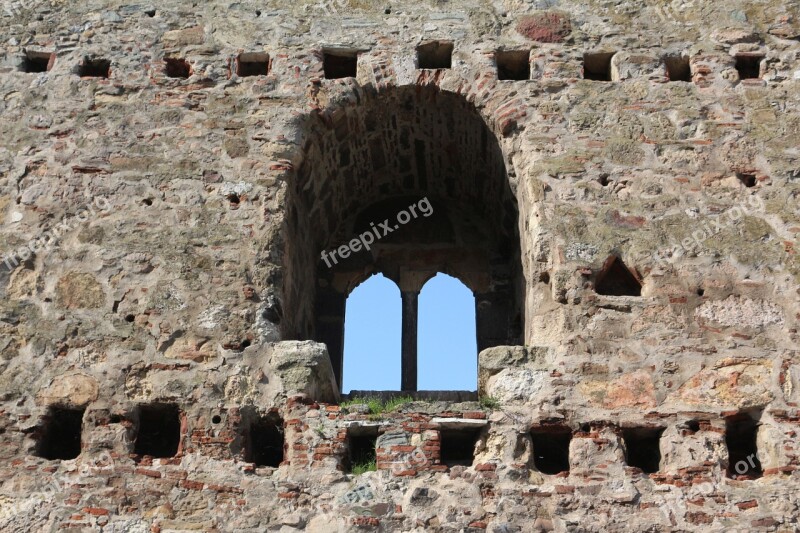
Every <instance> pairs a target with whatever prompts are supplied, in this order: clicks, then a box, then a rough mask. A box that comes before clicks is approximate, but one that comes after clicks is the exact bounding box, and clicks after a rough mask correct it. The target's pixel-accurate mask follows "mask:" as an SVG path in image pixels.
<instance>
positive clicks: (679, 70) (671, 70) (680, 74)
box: [664, 55, 692, 82]
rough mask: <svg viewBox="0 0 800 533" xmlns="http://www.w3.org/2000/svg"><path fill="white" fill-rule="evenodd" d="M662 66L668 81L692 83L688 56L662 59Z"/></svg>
mask: <svg viewBox="0 0 800 533" xmlns="http://www.w3.org/2000/svg"><path fill="white" fill-rule="evenodd" d="M664 65H665V67H666V69H667V77H668V78H669V81H689V82H690V81H692V68H691V65H690V63H689V57H688V56H683V55H674V56H667V57H665V58H664Z"/></svg>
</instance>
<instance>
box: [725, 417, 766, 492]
mask: <svg viewBox="0 0 800 533" xmlns="http://www.w3.org/2000/svg"><path fill="white" fill-rule="evenodd" d="M757 435H758V422H757V421H756V420H755V419H754V418H753V417H752V416H751V415H750V414H748V413H739V414H737V415H734V416H730V417H728V418H726V419H725V445H726V446H727V448H728V470H727V475H728V477H730V478H735V477H738V476H743V477H746V478H749V479H755V478H759V477H761V475H762V474H763V472H762V470H761V462H760V461H759V460H758V444H757V441H756V437H757Z"/></svg>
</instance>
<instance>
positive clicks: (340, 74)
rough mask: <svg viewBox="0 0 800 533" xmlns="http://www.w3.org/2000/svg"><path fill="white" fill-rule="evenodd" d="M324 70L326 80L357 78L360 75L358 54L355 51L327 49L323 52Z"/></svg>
mask: <svg viewBox="0 0 800 533" xmlns="http://www.w3.org/2000/svg"><path fill="white" fill-rule="evenodd" d="M322 69H323V70H324V72H325V79H328V80H336V79H341V78H355V77H356V74H357V73H358V52H357V51H355V50H340V49H326V50H323V51H322Z"/></svg>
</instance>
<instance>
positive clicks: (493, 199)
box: [276, 85, 526, 392]
mask: <svg viewBox="0 0 800 533" xmlns="http://www.w3.org/2000/svg"><path fill="white" fill-rule="evenodd" d="M358 102H359V103H358V104H357V105H355V104H354V105H350V104H347V105H345V106H342V107H336V108H331V109H328V110H326V111H324V112H322V113H319V114H312V115H309V116H308V117H307V122H305V123H304V126H303V127H304V129H306V130H307V131H308V132H309V134H308V136H307V139H306V140H305V141H304V143H303V157H302V158H300V160H299V161H298V164H297V166H296V168H295V169H294V171H293V175H292V178H291V183H290V184H289V188H288V189H287V193H286V194H287V197H286V218H285V220H286V224H285V226H284V231H285V232H286V235H285V238H284V242H285V243H286V246H285V251H286V253H285V254H284V255H283V257H282V259H283V265H284V270H283V273H284V277H283V278H282V283H283V294H282V300H281V301H280V304H281V306H280V307H281V309H283V311H284V312H283V314H282V315H280V316H278V317H277V318H279V319H280V328H281V335H282V337H283V338H286V339H314V340H316V341H319V342H323V343H325V345H326V346H327V348H328V353H329V354H330V357H331V363H332V366H333V371H334V375H335V377H336V380H337V382H338V383H339V384H341V386H342V390H343V391H347V390H350V389H353V388H356V389H359V388H361V387H362V386H364V384H358V383H354V382H351V381H350V380H349V379H348V380H345V379H344V377H343V375H344V365H345V363H344V360H345V357H344V353H345V342H347V343H348V344H350V342H354V341H352V338H353V336H354V335H358V334H356V333H350V332H349V329H348V335H350V337H351V338H350V339H348V340H347V341H345V339H344V332H345V329H346V328H345V324H344V322H345V320H347V321H348V322H350V321H352V320H353V319H352V318H351V311H352V307H353V306H354V305H356V304H355V302H354V301H355V298H356V295H355V294H353V296H352V297H351V298H350V300H354V301H353V302H351V301H348V294H349V293H350V291H351V290H352V287H353V286H354V285H353V284H354V283H357V282H358V281H359V280H361V279H363V275H364V273H365V272H381V273H383V274H384V275H385V276H386V277H387V278H388V279H391V280H393V281H394V282H395V283H396V284H397V287H399V290H400V299H401V307H402V315H401V317H400V319H399V320H389V319H388V317H386V316H383V313H381V312H379V311H377V309H376V308H375V307H374V306H370V307H369V309H367V310H364V313H365V314H364V322H363V323H365V324H366V323H368V322H370V321H374V322H370V323H375V324H377V323H380V324H381V325H383V326H384V327H385V326H388V325H389V324H391V325H393V326H394V327H396V326H395V325H396V324H398V323H399V324H400V337H401V341H400V346H401V354H402V355H401V358H400V361H401V363H400V376H401V378H400V384H399V386H400V387H401V390H403V391H408V392H412V391H417V390H419V388H420V387H425V388H428V387H431V388H433V389H436V388H437V387H436V386H435V385H433V384H431V383H430V382H428V381H424V382H423V383H419V382H418V377H420V376H421V375H422V373H419V372H418V364H417V355H418V347H419V344H418V342H417V336H418V332H419V330H418V327H417V325H418V323H419V322H418V313H417V311H418V304H419V299H418V296H419V294H420V290H421V287H422V283H424V282H425V280H429V279H430V278H431V276H433V275H435V274H436V273H437V272H452V273H456V274H457V275H458V279H459V280H461V281H462V282H463V283H464V284H465V285H466V286H467V287H469V289H470V290H471V291H472V293H473V295H474V299H475V303H474V304H472V305H470V306H469V308H470V310H472V311H474V312H475V313H476V319H477V320H475V321H474V322H475V324H476V330H477V336H476V337H477V350H479V351H480V350H484V349H486V348H489V347H492V346H502V345H509V344H511V345H515V344H519V343H521V342H522V339H523V331H522V324H524V323H525V321H524V302H525V294H524V293H525V287H526V285H525V280H524V276H523V264H522V261H521V257H522V253H521V249H520V235H519V224H518V221H519V217H518V208H517V201H516V197H515V195H514V191H513V190H512V187H511V183H512V182H513V180H511V179H510V177H509V174H508V172H507V171H506V158H505V156H504V153H503V151H502V149H501V145H500V141H499V139H498V137H497V136H496V133H500V132H495V131H494V130H492V129H491V126H492V125H494V124H495V122H494V121H491V122H488V123H487V122H486V121H485V120H484V117H483V116H482V115H481V114H480V113H479V112H478V110H477V109H476V108H475V107H474V106H473V105H472V104H471V103H470V102H469V101H468V100H467V99H465V98H464V97H463V96H462V95H458V94H454V93H449V92H446V91H440V90H439V89H438V88H436V87H431V86H426V87H420V86H416V85H414V86H409V87H401V88H396V89H392V90H386V91H380V92H379V93H377V94H373V91H366V92H364V93H359V95H358ZM334 111H335V112H334ZM276 314H277V313H276ZM395 316H396V315H395ZM425 322H427V319H425ZM375 327H377V325H376V326H375ZM394 331H395V332H396V330H394ZM395 335H396V333H395ZM453 337H454V339H460V338H463V337H464V335H463V334H461V333H460V332H459V333H458V334H455V333H454V334H453ZM395 338H396V337H395ZM373 339H374V341H373V350H372V354H371V356H372V357H371V358H369V359H364V360H363V361H362V362H361V363H358V362H357V361H358V360H359V359H358V357H359V356H358V355H357V354H356V353H353V354H350V352H349V350H348V355H347V360H348V362H347V366H348V370H347V374H348V378H349V376H350V375H351V373H352V372H358V371H359V369H356V368H355V367H353V366H352V365H359V364H360V365H368V364H369V365H370V366H364V368H374V369H376V370H375V371H373V372H371V376H370V377H371V380H370V381H369V386H368V387H366V389H365V390H386V389H396V387H398V384H397V383H395V382H396V379H395V380H392V382H391V383H390V384H386V383H385V382H384V381H383V377H381V376H378V374H377V372H379V371H381V370H384V369H385V368H386V367H385V366H380V365H378V366H372V364H373V363H374V362H375V359H374V358H375V357H377V350H374V347H375V346H385V345H386V343H385V339H386V337H385V336H374V337H373ZM454 339H450V340H454ZM395 346H396V344H395ZM352 349H353V350H355V349H356V348H352ZM365 349H367V350H369V348H365ZM393 353H396V350H395V351H394V352H393ZM465 357H466V356H464V355H462V357H461V358H459V359H458V361H457V363H456V364H457V365H459V367H470V368H471V367H474V366H477V364H476V363H475V361H474V360H473V359H472V358H471V356H470V359H469V360H467V359H466V358H465ZM394 360H395V359H392V361H394ZM435 360H436V358H435V357H434V362H435ZM390 368H396V367H390ZM438 373H439V374H441V372H438ZM390 374H391V372H390ZM424 374H425V375H426V376H427V375H428V372H427V371H426V372H425V373H424ZM384 375H385V374H384ZM353 376H354V378H355V376H356V374H353ZM442 377H444V376H442ZM426 379H427V378H426ZM471 381H472V383H475V381H476V380H471ZM469 389H474V385H472V386H470V387H469Z"/></svg>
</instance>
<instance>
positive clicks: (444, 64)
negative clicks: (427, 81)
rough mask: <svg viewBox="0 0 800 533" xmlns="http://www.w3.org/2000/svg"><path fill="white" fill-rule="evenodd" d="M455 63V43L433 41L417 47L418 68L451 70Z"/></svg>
mask: <svg viewBox="0 0 800 533" xmlns="http://www.w3.org/2000/svg"><path fill="white" fill-rule="evenodd" d="M452 62H453V43H452V42H449V41H433V42H430V43H425V44H421V45H419V46H418V47H417V68H421V69H438V68H450V67H451V65H452Z"/></svg>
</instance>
